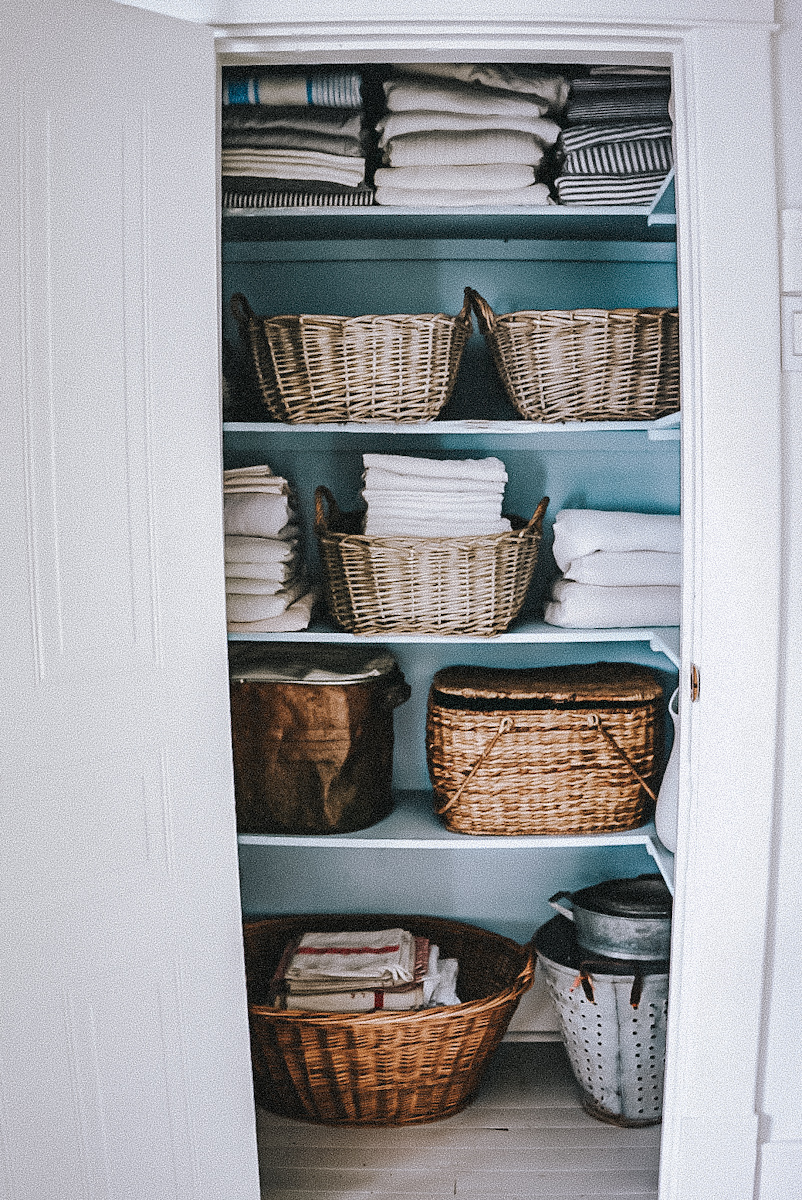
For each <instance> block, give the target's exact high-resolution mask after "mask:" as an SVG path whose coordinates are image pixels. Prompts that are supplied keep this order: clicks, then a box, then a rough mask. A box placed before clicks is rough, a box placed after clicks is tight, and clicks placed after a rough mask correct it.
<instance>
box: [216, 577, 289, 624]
mask: <svg viewBox="0 0 802 1200" xmlns="http://www.w3.org/2000/svg"><path fill="white" fill-rule="evenodd" d="M303 590H304V584H303V582H302V581H301V580H299V581H298V582H297V583H292V584H290V586H289V587H287V586H283V587H282V588H281V590H280V591H278V592H276V593H275V594H274V595H267V596H265V595H258V594H254V593H253V592H251V593H248V594H246V595H241V594H239V593H235V592H230V591H229V590H228V584H226V617H227V619H228V620H229V621H237V622H239V621H264V620H265V619H266V618H268V617H277V616H279V614H280V613H283V612H285V611H286V609H288V608H289V607H290V605H291V604H292V603H293V602H294V601H295V600H297V599H298V598H299V597H300V596H301V595H302V594H303Z"/></svg>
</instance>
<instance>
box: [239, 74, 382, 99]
mask: <svg viewBox="0 0 802 1200" xmlns="http://www.w3.org/2000/svg"><path fill="white" fill-rule="evenodd" d="M231 104H269V105H276V106H282V107H283V106H289V105H292V106H296V105H315V106H318V105H319V106H321V107H324V108H360V107H361V105H362V77H361V75H360V74H359V73H358V72H356V71H281V70H273V71H252V72H249V73H247V74H244V73H243V74H240V73H239V72H238V73H237V74H236V75H226V76H224V79H223V105H224V106H227V105H231Z"/></svg>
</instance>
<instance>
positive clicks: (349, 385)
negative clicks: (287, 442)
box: [231, 293, 473, 425]
mask: <svg viewBox="0 0 802 1200" xmlns="http://www.w3.org/2000/svg"><path fill="white" fill-rule="evenodd" d="M231 311H232V313H233V315H234V317H235V318H236V321H237V324H238V325H239V328H240V336H241V338H242V339H243V341H244V342H245V344H246V346H247V347H248V348H249V351H250V359H251V364H252V367H253V372H254V375H255V382H256V385H257V390H258V392H259V394H260V396H261V399H262V401H263V403H264V404H265V406H266V408H267V410H268V412H269V414H270V416H271V417H272V418H273V420H276V421H284V422H288V423H289V424H293V425H297V424H321V423H323V422H329V421H331V422H344V421H394V422H399V421H400V422H403V421H431V420H433V419H434V418H435V417H436V416H437V415H438V414H439V412H440V410H441V409H442V408H443V406H444V405H445V404H446V402H447V401H448V399H449V397H450V396H451V393H452V391H453V389H454V382H455V380H456V377H457V369H458V367H459V364H460V360H461V358H462V352H463V350H464V349H465V345H466V343H467V341H468V338H469V337H470V336H471V332H472V329H473V322H472V320H471V305H470V301H469V299H468V297H467V296H466V297H465V303H464V304H463V307H462V310H461V311H460V312H459V313H458V314H457V316H456V317H450V316H447V315H446V314H445V313H421V314H418V315H406V314H400V315H391V316H362V317H336V316H329V315H325V314H324V315H317V316H313V315H306V314H293V315H289V316H276V317H259V316H256V314H255V313H254V312H253V310H252V309H251V306H250V305H249V303H248V301H247V300H246V298H245V297H244V296H243V295H242V294H241V293H237V294H236V295H234V296H232V297H231Z"/></svg>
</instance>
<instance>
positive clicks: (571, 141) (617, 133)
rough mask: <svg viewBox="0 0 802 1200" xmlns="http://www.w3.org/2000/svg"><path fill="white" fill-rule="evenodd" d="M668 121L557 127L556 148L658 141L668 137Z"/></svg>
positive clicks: (570, 151) (572, 149) (574, 148)
mask: <svg viewBox="0 0 802 1200" xmlns="http://www.w3.org/2000/svg"><path fill="white" fill-rule="evenodd" d="M671 129H672V126H671V122H670V121H613V122H605V121H587V122H584V123H580V124H577V125H566V127H565V128H564V129H562V130H560V134H559V148H560V150H561V151H562V152H563V153H565V154H570V153H572V151H575V150H584V149H585V147H586V146H603V145H606V144H607V143H609V142H613V143H616V142H649V141H662V140H663V139H665V138H670V137H671Z"/></svg>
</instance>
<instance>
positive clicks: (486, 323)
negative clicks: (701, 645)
mask: <svg viewBox="0 0 802 1200" xmlns="http://www.w3.org/2000/svg"><path fill="white" fill-rule="evenodd" d="M465 303H466V304H470V306H471V308H472V309H473V311H474V312H475V313H476V319H477V321H478V322H479V328H480V329H481V331H482V333H484V332H485V331H486V330H488V329H489V330H491V331H492V329H493V327H494V326H495V324H496V314H495V313H494V312H493V309H492V308H491V307H490V305H489V304H488V303H487V301H486V300H485V299H484V297H483V296H480V295H479V293H478V292H477V291H475V290H474V288H472V287H466V289H465Z"/></svg>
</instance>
